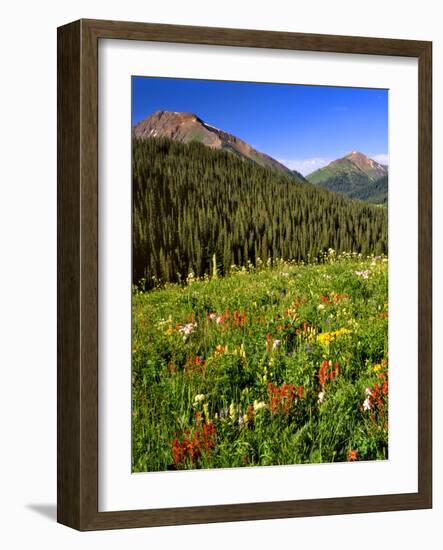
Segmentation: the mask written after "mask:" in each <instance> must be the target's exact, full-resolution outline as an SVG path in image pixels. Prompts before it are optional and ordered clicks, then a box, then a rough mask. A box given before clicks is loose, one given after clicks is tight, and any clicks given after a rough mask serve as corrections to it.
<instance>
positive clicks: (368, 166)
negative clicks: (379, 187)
mask: <svg viewBox="0 0 443 550" xmlns="http://www.w3.org/2000/svg"><path fill="white" fill-rule="evenodd" d="M341 160H347V161H349V162H352V164H354V166H356V167H357V168H359V169H360V170H362V171H363V172H365V173H366V174H367V175H368V176H369V177H370V178H372V179H378V178H381V177H383V176H385V175H386V174H387V173H388V171H387V168H386V167H385V166H383V165H382V164H379V163H378V162H376V161H375V160H373V159H371V158H369V157H368V156H366V155H364V154H363V153H360V151H351V152H350V153H348V154H347V155H346V156H344V157H343V159H339V162H340V161H341Z"/></svg>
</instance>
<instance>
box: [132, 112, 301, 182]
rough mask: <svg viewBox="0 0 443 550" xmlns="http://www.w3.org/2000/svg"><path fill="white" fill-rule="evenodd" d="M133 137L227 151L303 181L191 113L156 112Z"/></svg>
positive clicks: (135, 130) (231, 135)
mask: <svg viewBox="0 0 443 550" xmlns="http://www.w3.org/2000/svg"><path fill="white" fill-rule="evenodd" d="M133 131H134V135H135V137H136V138H138V139H150V138H162V137H163V138H168V139H172V140H174V141H179V142H181V143H190V142H191V141H197V142H199V143H202V144H203V145H206V146H207V147H210V148H211V149H220V150H225V151H229V152H231V153H234V154H236V155H237V156H239V157H241V158H243V159H248V160H249V161H251V162H255V163H256V164H259V165H260V166H263V167H266V168H271V169H273V170H275V171H277V172H280V173H283V174H285V175H287V176H290V177H292V178H294V179H296V180H298V181H303V182H304V181H305V179H304V178H303V176H297V175H296V174H295V173H293V172H292V171H291V170H290V169H289V168H287V167H286V166H284V165H283V164H281V163H280V162H278V161H277V160H276V159H274V158H272V157H270V156H269V155H266V154H265V153H262V152H260V151H257V150H256V149H254V148H253V147H252V146H251V145H249V143H246V142H245V141H243V140H242V139H240V138H238V137H237V136H234V135H233V134H230V133H228V132H225V131H223V130H220V129H219V128H216V127H215V126H212V125H211V124H208V123H206V122H205V121H204V120H202V119H201V118H200V117H199V116H198V115H196V114H195V113H191V112H179V111H156V112H155V113H152V115H150V116H148V117H147V118H145V119H144V120H142V121H141V122H139V123H138V124H136V125H135V126H134V129H133Z"/></svg>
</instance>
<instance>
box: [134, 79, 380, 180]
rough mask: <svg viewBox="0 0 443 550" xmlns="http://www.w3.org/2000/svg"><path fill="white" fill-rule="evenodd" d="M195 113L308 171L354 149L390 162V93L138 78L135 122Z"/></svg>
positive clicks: (351, 89) (279, 158)
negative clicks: (161, 113)
mask: <svg viewBox="0 0 443 550" xmlns="http://www.w3.org/2000/svg"><path fill="white" fill-rule="evenodd" d="M158 110H165V111H191V112H193V113H195V114H197V115H198V116H199V117H200V118H202V119H203V120H204V121H205V122H207V123H208V124H211V125H213V126H217V127H218V128H221V129H223V130H225V131H227V132H230V133H232V134H234V135H236V136H238V137H239V138H241V139H243V140H245V141H247V142H248V143H249V144H251V145H252V146H253V147H255V148H256V149H258V150H259V151H262V152H264V153H267V154H268V155H271V156H272V157H274V158H276V159H278V160H280V161H281V162H283V163H284V164H286V165H287V166H289V167H290V168H294V169H296V170H299V171H300V172H302V173H303V174H308V173H310V172H312V171H313V170H315V169H317V168H319V167H321V166H324V165H326V164H328V163H329V162H330V161H332V160H334V159H336V158H340V157H342V156H344V155H345V154H347V153H349V152H350V151H354V150H357V151H361V152H362V153H364V154H366V155H368V156H369V157H371V158H373V159H375V160H378V161H379V162H382V163H385V164H387V163H388V157H387V155H388V91H387V90H376V89H366V88H338V87H332V86H331V87H329V86H301V85H300V86H299V85H292V84H289V85H288V84H262V83H250V82H223V81H210V80H187V79H173V78H148V77H133V78H132V123H133V124H136V123H137V122H139V121H140V120H142V119H143V118H145V117H147V116H149V115H150V114H152V113H153V112H155V111H158Z"/></svg>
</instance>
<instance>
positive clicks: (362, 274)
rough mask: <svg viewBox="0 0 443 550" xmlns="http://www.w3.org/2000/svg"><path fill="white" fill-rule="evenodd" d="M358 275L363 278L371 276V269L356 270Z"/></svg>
mask: <svg viewBox="0 0 443 550" xmlns="http://www.w3.org/2000/svg"><path fill="white" fill-rule="evenodd" d="M354 273H355V274H356V275H357V277H362V278H363V279H368V278H369V269H364V270H363V271H354Z"/></svg>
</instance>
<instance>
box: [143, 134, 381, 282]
mask: <svg viewBox="0 0 443 550" xmlns="http://www.w3.org/2000/svg"><path fill="white" fill-rule="evenodd" d="M387 242H388V241H387V212H386V210H385V209H382V208H377V207H374V206H371V205H366V204H364V203H360V202H358V201H352V200H350V199H348V198H346V197H340V196H338V195H335V194H333V193H330V192H328V191H326V190H323V189H319V188H317V187H315V186H313V185H311V184H308V183H305V184H300V183H297V182H296V181H294V179H293V178H291V177H290V176H285V175H281V174H278V173H276V172H273V171H272V170H270V169H266V168H262V167H260V166H258V165H255V164H254V163H253V162H249V161H246V160H242V159H240V158H239V157H236V156H235V155H233V154H232V153H229V152H223V151H214V150H212V149H210V148H208V147H206V146H204V145H202V144H199V143H195V142H192V143H189V144H186V145H185V144H181V143H178V142H174V141H171V140H169V139H148V140H138V139H135V138H134V142H133V282H134V284H138V283H139V282H140V280H141V279H142V278H143V279H145V280H146V286H147V287H148V288H150V287H152V286H153V284H154V283H155V282H159V281H160V282H166V281H170V282H178V281H181V280H184V279H186V277H187V276H188V274H189V273H190V272H191V271H192V272H193V273H194V274H195V276H197V277H200V276H202V275H204V274H205V273H210V272H211V269H212V261H213V256H214V254H215V257H216V261H217V269H218V272H219V273H221V274H225V273H227V272H229V268H230V266H231V265H232V264H236V265H240V266H241V265H245V264H246V263H247V262H248V261H250V262H252V263H253V264H254V265H255V263H256V260H257V258H258V257H259V258H261V259H262V260H263V261H265V262H266V261H267V260H268V259H269V258H270V259H271V260H272V259H273V258H284V259H295V260H302V259H307V258H308V257H311V258H313V257H316V256H318V255H319V254H320V253H321V252H323V251H325V250H326V249H328V248H334V249H335V250H337V251H356V252H362V253H364V254H366V253H370V252H374V253H376V254H380V253H387Z"/></svg>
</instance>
